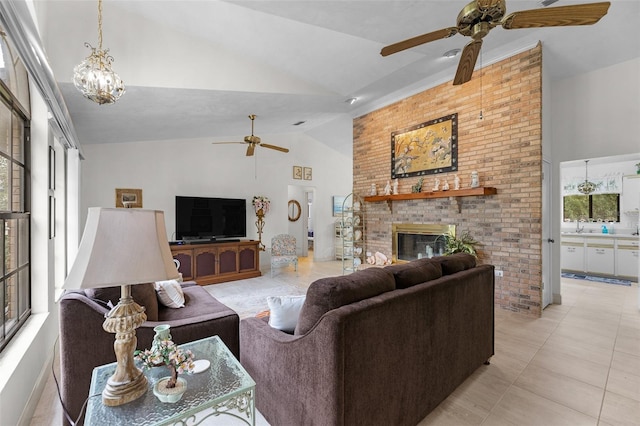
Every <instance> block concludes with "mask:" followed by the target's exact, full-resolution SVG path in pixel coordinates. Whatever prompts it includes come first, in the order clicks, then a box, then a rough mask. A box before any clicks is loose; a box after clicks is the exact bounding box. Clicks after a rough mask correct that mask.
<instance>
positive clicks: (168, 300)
mask: <svg viewBox="0 0 640 426" xmlns="http://www.w3.org/2000/svg"><path fill="white" fill-rule="evenodd" d="M155 287H156V292H157V293H158V300H160V303H162V304H163V305H164V306H166V307H167V308H184V293H183V292H182V287H181V286H180V283H179V282H178V281H176V280H167V281H157V282H156V283H155Z"/></svg>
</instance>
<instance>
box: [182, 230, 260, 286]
mask: <svg viewBox="0 0 640 426" xmlns="http://www.w3.org/2000/svg"><path fill="white" fill-rule="evenodd" d="M258 244H260V242H259V241H253V240H240V239H238V240H226V241H225V240H219V241H211V240H195V241H193V240H191V241H185V244H181V245H172V246H170V248H171V254H172V255H173V258H174V259H176V260H178V261H179V262H180V267H179V268H178V272H180V273H181V274H182V278H183V279H184V280H185V281H189V280H193V281H195V282H197V283H198V284H199V285H208V284H218V283H223V282H227V281H234V280H243V279H246V278H255V277H259V276H260V275H262V273H261V272H260V250H259V249H258Z"/></svg>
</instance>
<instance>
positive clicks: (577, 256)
mask: <svg viewBox="0 0 640 426" xmlns="http://www.w3.org/2000/svg"><path fill="white" fill-rule="evenodd" d="M560 252H561V257H560V259H561V268H562V270H563V271H564V270H566V271H574V272H584V271H585V267H584V260H585V259H584V256H585V255H584V253H585V251H584V238H582V237H563V238H562V244H561V248H560Z"/></svg>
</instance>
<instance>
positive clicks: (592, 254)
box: [586, 238, 615, 275]
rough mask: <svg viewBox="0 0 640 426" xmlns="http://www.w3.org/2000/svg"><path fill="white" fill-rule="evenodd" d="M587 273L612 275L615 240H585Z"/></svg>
mask: <svg viewBox="0 0 640 426" xmlns="http://www.w3.org/2000/svg"><path fill="white" fill-rule="evenodd" d="M586 246H587V264H586V266H587V272H592V273H595V274H603V275H614V272H615V262H614V259H615V240H614V239H613V238H588V239H587V244H586Z"/></svg>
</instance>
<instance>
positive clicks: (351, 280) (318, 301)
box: [295, 268, 395, 335]
mask: <svg viewBox="0 0 640 426" xmlns="http://www.w3.org/2000/svg"><path fill="white" fill-rule="evenodd" d="M391 290H395V281H394V279H393V274H392V273H391V271H389V270H387V269H386V268H367V269H365V270H363V271H358V272H354V273H353V274H350V275H343V276H340V277H329V278H321V279H319V280H316V281H314V282H313V283H311V285H310V286H309V289H308V290H307V297H306V299H305V301H304V304H303V305H302V310H301V311H300V316H299V317H298V324H297V325H296V329H295V334H298V335H299V334H305V333H307V332H308V331H309V330H311V328H312V327H313V326H314V325H315V324H316V323H317V322H318V320H319V319H320V317H322V316H323V315H324V314H325V313H327V312H329V311H330V310H332V309H336V308H339V307H340V306H344V305H348V304H351V303H354V302H358V301H360V300H364V299H368V298H370V297H373V296H377V295H379V294H382V293H385V292H387V291H391Z"/></svg>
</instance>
